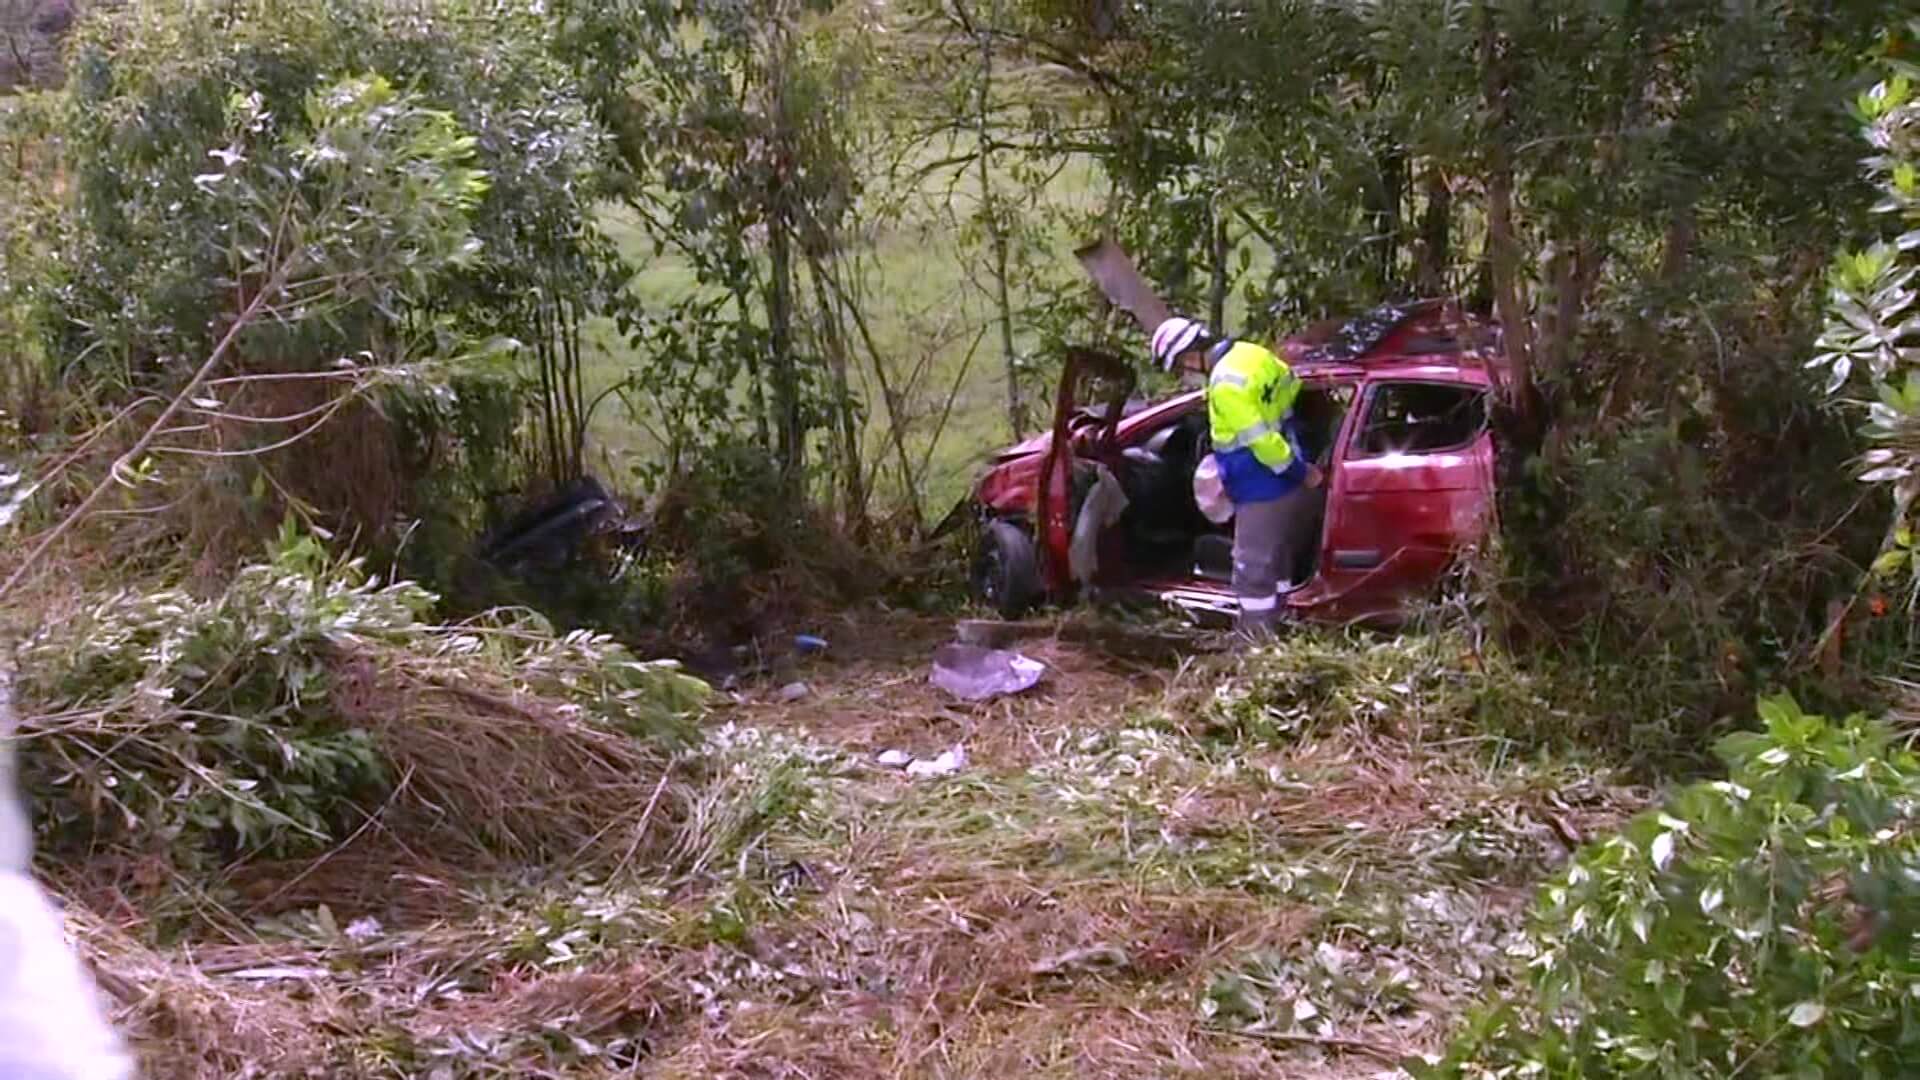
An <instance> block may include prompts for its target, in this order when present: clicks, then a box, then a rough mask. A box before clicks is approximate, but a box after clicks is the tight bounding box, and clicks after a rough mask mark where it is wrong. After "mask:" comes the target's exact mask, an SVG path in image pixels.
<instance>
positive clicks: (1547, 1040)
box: [1421, 697, 1920, 1078]
mask: <svg viewBox="0 0 1920 1080" xmlns="http://www.w3.org/2000/svg"><path fill="white" fill-rule="evenodd" d="M1760 715H1761V718H1762V719H1763V720H1764V721H1765V731H1764V732H1742V733H1738V734H1735V735H1731V736H1728V737H1727V738H1725V739H1723V740H1722V741H1721V743H1720V745H1719V747H1718V750H1719V753H1720V755H1721V757H1722V758H1723V759H1724V760H1725V761H1726V763H1727V766H1728V777H1727V779H1725V780H1719V781H1711V782H1701V783H1696V784H1693V785H1691V786H1689V787H1687V788H1685V789H1683V790H1682V791H1680V792H1679V793H1678V794H1677V795H1676V796H1675V797H1674V798H1673V799H1672V800H1671V801H1670V802H1669V804H1668V805H1667V806H1666V807H1665V808H1664V809H1662V810H1659V811H1656V812H1649V813H1647V814H1643V815H1642V816H1640V817H1639V818H1637V819H1635V820H1634V821H1633V822H1632V824H1630V825H1629V826H1628V827H1627V829H1626V830H1624V831H1623V832H1622V833H1621V834H1620V835H1618V836H1616V837H1614V838H1612V839H1609V840H1606V841H1604V842H1602V843H1599V844H1596V845H1593V846H1591V847H1589V848H1587V849H1586V850H1585V851H1583V852H1582V853H1581V854H1580V855H1579V856H1578V857H1577V858H1576V859H1575V860H1574V862H1573V863H1572V864H1571V865H1570V866H1569V867H1568V868H1567V870H1566V872H1565V873H1564V874H1563V875H1562V876H1561V877H1560V878H1559V879H1557V880H1556V881H1554V882H1553V883H1551V884H1550V885H1548V886H1547V888H1546V889H1545V890H1544V892H1543V894H1542V896H1541V899H1540V901H1539V906H1538V908H1537V910H1536V912H1535V921H1534V926H1533V928H1532V930H1531V935H1530V936H1531V938H1532V944H1533V946H1534V947H1535V955H1534V958H1533V960H1532V961H1531V964H1530V973H1529V982H1530V986H1531V992H1530V994H1528V996H1526V997H1525V998H1524V999H1523V1000H1519V1001H1515V1002H1509V1003H1504V1004H1499V1005H1496V1006H1493V1007H1491V1008H1489V1009H1486V1010H1483V1011H1482V1012H1480V1013H1479V1014H1478V1015H1477V1016H1476V1017H1475V1018H1474V1019H1473V1020H1472V1021H1471V1022H1470V1023H1469V1025H1468V1027H1467V1029H1466V1030H1465V1031H1464V1032H1463V1033H1462V1034H1461V1035H1460V1036H1459V1037H1458V1038H1457V1039H1456V1041H1455V1042H1454V1044H1453V1045H1452V1047H1451V1048H1450V1049H1449V1051H1448V1053H1447V1056H1446V1057H1445V1059H1444V1060H1443V1061H1442V1062H1441V1063H1440V1064H1438V1065H1437V1066H1434V1067H1432V1068H1428V1069H1423V1070H1421V1075H1423V1076H1427V1077H1505V1076H1550V1077H1579V1076H1618V1075H1634V1076H1675V1077H1677V1076H1734V1075H1747V1076H1783V1075H1806V1076H1821V1075H1826V1074H1828V1073H1830V1072H1831V1071H1833V1070H1836V1069H1842V1068H1844V1069H1847V1070H1848V1071H1850V1072H1854V1073H1857V1074H1858V1075H1860V1076H1862V1077H1867V1078H1873V1077H1889V1076H1903V1075H1912V1074H1913V1073H1914V1072H1915V1071H1916V1070H1920V953H1916V949H1915V945H1916V940H1915V933H1916V930H1917V929H1920V833H1916V831H1915V815H1916V808H1917V807H1920V761H1917V760H1916V759H1915V757H1914V756H1913V755H1912V754H1911V753H1909V752H1907V751H1906V750H1904V749H1900V748H1898V747H1897V746H1896V745H1895V736H1894V733H1893V732H1892V731H1891V730H1890V729H1888V728H1887V727H1886V726H1885V725H1883V724H1879V723H1877V722H1872V721H1868V720H1866V719H1864V718H1861V717H1857V716H1856V717H1852V718H1849V719H1847V720H1844V721H1840V722H1833V721H1829V720H1827V719H1826V718H1824V717H1820V716H1813V715H1808V714H1805V713H1803V712H1801V710H1800V709H1799V707H1798V706H1797V705H1795V704H1794V702H1793V701H1791V700H1790V699H1787V698H1784V697H1781V698H1773V699H1770V700H1766V701H1763V702H1762V703H1761V706H1760Z"/></svg>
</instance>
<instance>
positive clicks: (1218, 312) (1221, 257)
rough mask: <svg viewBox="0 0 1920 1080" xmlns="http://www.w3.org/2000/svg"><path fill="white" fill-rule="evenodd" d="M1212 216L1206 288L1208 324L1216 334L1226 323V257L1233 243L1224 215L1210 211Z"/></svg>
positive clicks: (1221, 331)
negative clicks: (1210, 264)
mask: <svg viewBox="0 0 1920 1080" xmlns="http://www.w3.org/2000/svg"><path fill="white" fill-rule="evenodd" d="M1210 214H1211V216H1212V217H1213V282H1212V284H1211V285H1210V286H1209V288H1208V289H1207V315H1208V317H1209V319H1210V320H1211V321H1210V322H1209V323H1208V325H1209V326H1211V327H1213V332H1214V333H1216V334H1219V333H1224V332H1225V328H1226V325H1227V287H1228V285H1230V284H1231V283H1232V282H1231V278H1230V276H1229V274H1228V267H1227V259H1228V258H1229V257H1230V256H1231V255H1232V254H1233V244H1232V240H1231V238H1230V237H1228V235H1227V219H1226V216H1225V215H1223V214H1221V213H1219V211H1218V210H1217V209H1216V210H1212V211H1210Z"/></svg>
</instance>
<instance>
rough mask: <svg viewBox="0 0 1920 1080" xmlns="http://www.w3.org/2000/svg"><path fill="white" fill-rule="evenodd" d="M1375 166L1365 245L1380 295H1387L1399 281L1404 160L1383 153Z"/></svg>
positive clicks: (1400, 154)
mask: <svg viewBox="0 0 1920 1080" xmlns="http://www.w3.org/2000/svg"><path fill="white" fill-rule="evenodd" d="M1375 164H1376V166H1377V169H1376V174H1375V184H1374V187H1373V188H1372V189H1370V191H1369V193H1368V195H1367V199H1366V201H1367V204H1368V205H1367V216H1368V217H1369V218H1370V219H1371V221H1372V227H1373V235H1372V236H1371V237H1369V238H1368V240H1367V245H1368V246H1369V247H1370V248H1372V249H1373V258H1374V267H1373V272H1374V275H1375V279H1376V284H1377V285H1378V287H1379V291H1380V292H1381V293H1390V292H1393V291H1394V290H1395V286H1396V284H1397V283H1398V281H1399V277H1400V275H1399V273H1398V270H1399V263H1400V200H1401V198H1402V196H1403V195H1405V193H1406V172H1407V158H1406V155H1405V154H1404V153H1403V152H1401V151H1400V150H1399V149H1398V148H1395V149H1391V150H1383V151H1381V152H1380V154H1379V156H1378V157H1376V158H1375Z"/></svg>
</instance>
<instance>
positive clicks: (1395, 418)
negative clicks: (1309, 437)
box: [1353, 382, 1487, 457]
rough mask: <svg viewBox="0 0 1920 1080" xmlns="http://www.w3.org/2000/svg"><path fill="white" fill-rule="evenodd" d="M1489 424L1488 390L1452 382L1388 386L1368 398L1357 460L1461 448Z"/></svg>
mask: <svg viewBox="0 0 1920 1080" xmlns="http://www.w3.org/2000/svg"><path fill="white" fill-rule="evenodd" d="M1486 426H1487V395H1486V392H1485V391H1483V390H1480V389H1478V388H1476V387H1472V386H1458V385H1453V384H1448V383H1420V382H1390V383H1381V384H1380V385H1378V386H1376V387H1374V389H1373V392H1372V393H1371V394H1369V395H1368V396H1367V414H1366V418H1365V420H1364V421H1363V422H1362V423H1361V426H1360V431H1359V433H1358V434H1357V435H1356V436H1355V438H1354V442H1353V456H1355V457H1378V456H1380V455H1382V454H1439V453H1446V452H1448V451H1452V450H1462V449H1465V448H1466V447H1467V446H1468V445H1470V444H1471V443H1472V442H1473V440H1475V439H1476V438H1479V436H1480V433H1481V432H1482V431H1483V430H1485V429H1486Z"/></svg>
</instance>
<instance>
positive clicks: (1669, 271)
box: [1660, 204, 1699, 285]
mask: <svg viewBox="0 0 1920 1080" xmlns="http://www.w3.org/2000/svg"><path fill="white" fill-rule="evenodd" d="M1698 236H1699V222H1698V219H1696V218H1695V217H1694V213H1693V206H1692V204H1687V205H1683V206H1680V207H1677V208H1675V209H1674V212H1673V216H1672V217H1671V218H1668V219H1667V235H1666V239H1665V241H1664V242H1663V243H1662V245H1661V252H1660V281H1661V282H1662V283H1663V284H1666V285H1676V284H1678V283H1679V281H1680V278H1681V277H1682V276H1683V275H1684V274H1686V272H1687V264H1688V263H1690V262H1691V261H1692V260H1693V245H1694V242H1695V240H1697V239H1698Z"/></svg>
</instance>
